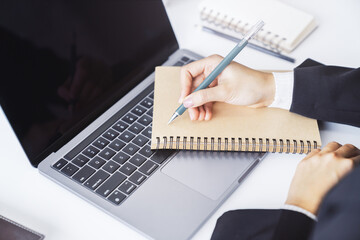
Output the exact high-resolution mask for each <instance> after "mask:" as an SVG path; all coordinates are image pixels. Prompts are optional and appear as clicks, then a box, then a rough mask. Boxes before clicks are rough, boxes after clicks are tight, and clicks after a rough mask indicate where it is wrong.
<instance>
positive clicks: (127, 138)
mask: <svg viewBox="0 0 360 240" xmlns="http://www.w3.org/2000/svg"><path fill="white" fill-rule="evenodd" d="M134 137H135V135H134V134H132V133H131V132H129V131H125V132H123V133H122V134H121V135H120V136H119V138H120V139H121V140H123V141H124V142H127V143H128V142H130V141H131V139H133V138H134Z"/></svg>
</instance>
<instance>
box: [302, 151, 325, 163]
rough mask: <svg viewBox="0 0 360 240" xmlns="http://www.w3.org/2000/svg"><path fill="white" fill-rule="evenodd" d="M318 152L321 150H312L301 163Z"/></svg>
mask: <svg viewBox="0 0 360 240" xmlns="http://www.w3.org/2000/svg"><path fill="white" fill-rule="evenodd" d="M320 151H321V149H313V150H312V151H311V152H310V153H309V154H308V155H306V157H305V158H304V159H303V161H304V160H307V159H309V158H311V157H312V156H314V155H316V154H318V153H319V152H320Z"/></svg>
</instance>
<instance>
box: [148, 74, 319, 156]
mask: <svg viewBox="0 0 360 240" xmlns="http://www.w3.org/2000/svg"><path fill="white" fill-rule="evenodd" d="M154 95H155V96H154V112H153V127H152V138H151V148H152V149H187V150H210V151H260V152H285V153H307V152H309V151H311V150H312V149H314V148H320V146H321V139H320V134H319V128H318V125H317V121H316V120H314V119H310V118H306V117H303V116H300V115H298V114H295V113H291V112H289V111H286V110H283V109H277V108H258V109H253V108H247V107H241V106H236V105H230V104H226V103H215V104H214V106H213V118H212V119H211V120H210V121H201V122H199V121H194V122H193V121H191V120H190V118H189V115H188V113H187V112H185V113H184V114H183V115H182V116H180V117H178V118H177V119H176V120H175V121H173V122H172V123H171V124H170V125H168V124H167V122H168V121H169V119H170V117H171V116H172V114H173V113H174V111H175V110H176V108H177V107H178V106H179V103H178V98H179V96H180V67H157V68H156V71H155V94H154Z"/></svg>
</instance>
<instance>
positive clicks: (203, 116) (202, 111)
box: [198, 106, 205, 121]
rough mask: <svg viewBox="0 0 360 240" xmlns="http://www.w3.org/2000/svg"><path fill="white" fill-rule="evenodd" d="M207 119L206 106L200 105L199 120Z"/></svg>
mask: <svg viewBox="0 0 360 240" xmlns="http://www.w3.org/2000/svg"><path fill="white" fill-rule="evenodd" d="M204 119H205V109H204V106H200V107H199V118H198V120H199V121H203V120H204Z"/></svg>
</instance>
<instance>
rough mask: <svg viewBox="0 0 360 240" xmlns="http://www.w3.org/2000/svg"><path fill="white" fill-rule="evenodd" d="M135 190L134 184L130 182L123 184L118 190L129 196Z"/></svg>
mask: <svg viewBox="0 0 360 240" xmlns="http://www.w3.org/2000/svg"><path fill="white" fill-rule="evenodd" d="M135 188H136V186H135V185H134V184H132V183H131V182H129V181H126V182H124V183H123V184H121V186H120V187H119V188H118V189H119V190H120V191H122V192H123V193H125V194H127V195H129V194H130V193H131V192H132V191H134V189H135Z"/></svg>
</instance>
